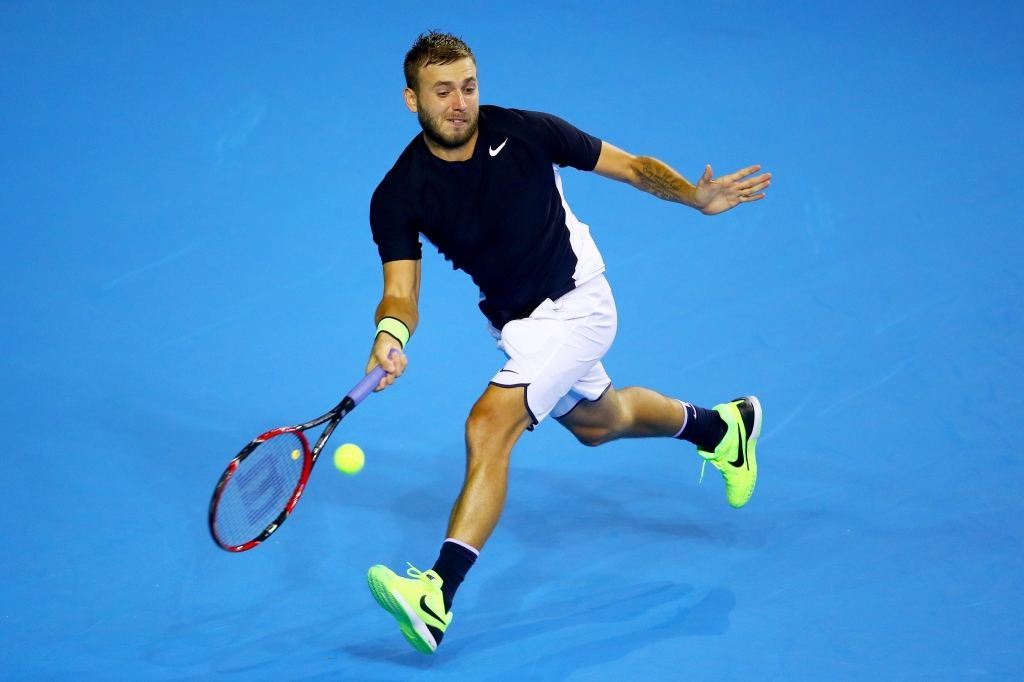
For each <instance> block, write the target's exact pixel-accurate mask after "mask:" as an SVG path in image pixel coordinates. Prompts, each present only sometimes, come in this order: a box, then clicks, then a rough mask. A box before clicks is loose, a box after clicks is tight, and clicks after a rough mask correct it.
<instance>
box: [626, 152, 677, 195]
mask: <svg viewBox="0 0 1024 682" xmlns="http://www.w3.org/2000/svg"><path fill="white" fill-rule="evenodd" d="M636 172H637V177H638V178H639V185H640V189H642V190H643V191H645V192H648V193H650V194H653V195H654V196H656V197H658V198H659V199H664V200H666V201H677V202H679V203H683V193H682V191H681V188H682V186H683V184H682V183H681V182H680V181H679V180H678V179H677V178H676V177H674V175H673V173H672V171H671V170H669V169H668V168H665V167H660V168H659V166H658V165H656V164H654V163H652V162H650V161H647V160H643V161H641V163H640V167H639V168H637V169H636Z"/></svg>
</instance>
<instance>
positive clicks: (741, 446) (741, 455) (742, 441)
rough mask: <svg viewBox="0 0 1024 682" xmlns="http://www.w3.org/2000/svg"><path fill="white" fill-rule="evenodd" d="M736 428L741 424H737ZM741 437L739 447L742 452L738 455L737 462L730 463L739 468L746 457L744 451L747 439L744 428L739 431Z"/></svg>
mask: <svg viewBox="0 0 1024 682" xmlns="http://www.w3.org/2000/svg"><path fill="white" fill-rule="evenodd" d="M736 428H737V429H739V428H740V425H739V424H737V425H736ZM739 439H740V447H739V451H740V454H739V456H737V457H736V461H735V462H729V464H731V465H733V466H734V467H736V468H737V469H739V468H740V467H742V466H743V460H744V459H745V457H744V456H743V454H744V453H743V451H744V450H745V449H746V447H747V439H746V438H744V437H743V431H742V429H741V430H740V433H739ZM748 468H749V467H748Z"/></svg>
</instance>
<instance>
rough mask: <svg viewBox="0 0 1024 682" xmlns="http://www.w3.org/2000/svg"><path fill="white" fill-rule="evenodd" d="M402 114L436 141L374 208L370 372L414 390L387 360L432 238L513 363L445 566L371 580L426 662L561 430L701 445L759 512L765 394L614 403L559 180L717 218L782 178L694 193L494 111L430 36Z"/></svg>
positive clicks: (621, 396)
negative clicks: (617, 188) (533, 457)
mask: <svg viewBox="0 0 1024 682" xmlns="http://www.w3.org/2000/svg"><path fill="white" fill-rule="evenodd" d="M405 81H406V86H407V87H406V88H405V93H404V95H405V104H406V106H407V107H408V108H409V111H411V112H413V113H414V114H416V115H417V116H418V117H419V122H420V126H421V127H422V128H423V132H422V134H419V135H417V136H416V137H415V138H414V139H413V140H412V142H410V143H409V146H408V147H406V148H405V151H404V152H402V155H401V156H400V157H399V158H398V161H397V162H396V163H395V165H394V167H393V168H392V169H391V170H390V171H389V172H388V173H387V175H386V176H385V177H384V180H383V181H382V182H381V183H380V185H379V186H378V187H377V189H376V191H375V192H374V193H373V198H372V200H371V202H370V227H371V229H372V232H373V240H374V242H376V244H377V247H378V250H379V252H380V257H381V260H382V261H383V263H384V296H383V298H382V299H381V302H380V305H379V306H377V313H376V322H377V336H376V338H375V340H374V343H373V350H372V352H371V353H370V360H369V363H368V364H367V372H369V371H370V370H371V369H373V368H374V367H375V366H376V365H378V364H379V365H380V366H381V367H383V368H384V369H385V370H386V371H387V373H388V374H387V376H386V377H385V378H384V379H382V380H381V383H380V385H379V386H378V388H377V390H382V389H384V388H385V387H386V386H388V385H391V384H393V383H394V381H395V379H397V378H398V377H400V376H402V373H403V372H404V371H405V369H406V366H407V363H408V360H407V359H406V356H404V355H401V356H399V355H396V356H395V359H394V360H392V359H389V353H390V352H391V351H392V349H396V348H397V349H401V348H403V347H404V346H405V345H406V343H408V341H409V337H410V336H412V334H413V333H414V332H415V331H416V325H417V323H418V321H419V314H418V311H417V301H418V298H419V290H420V258H421V243H420V239H419V235H420V234H422V235H423V236H424V237H426V238H427V239H428V240H429V241H430V242H431V244H433V245H434V246H436V247H437V250H438V251H439V252H440V253H441V254H442V255H444V257H445V258H446V259H448V260H450V261H451V262H452V265H453V266H454V267H455V268H458V269H460V270H464V271H465V272H467V273H469V275H470V276H471V277H472V278H473V282H474V283H475V284H476V285H477V286H479V287H480V310H481V311H482V312H483V314H484V315H485V316H486V317H487V320H488V321H489V325H488V327H489V329H490V332H491V334H492V335H493V336H494V338H495V339H496V340H497V347H498V350H500V351H502V352H503V353H504V354H505V356H506V358H507V361H506V362H505V365H504V366H503V367H502V368H501V369H500V370H499V371H498V372H497V373H496V374H495V375H494V377H493V378H492V379H491V381H490V384H489V385H488V386H487V388H486V389H485V390H484V393H483V395H482V396H481V397H480V399H479V400H477V402H476V404H475V405H474V406H473V409H472V410H471V411H470V414H469V418H468V420H467V421H466V450H467V465H466V478H465V482H464V483H463V486H462V492H461V493H460V494H459V497H458V499H457V500H456V501H455V506H454V507H453V508H452V513H451V518H450V520H449V522H448V532H447V536H448V537H447V539H446V540H445V541H444V543H443V544H442V545H441V552H440V556H439V557H438V559H437V562H436V563H435V564H434V566H433V568H432V569H431V570H429V571H426V572H420V571H419V570H417V569H415V568H410V569H409V570H408V572H407V574H408V575H409V576H410V577H409V578H403V577H399V576H397V575H396V574H395V573H393V572H392V571H391V570H389V569H388V568H386V567H385V566H380V565H378V566H373V567H372V568H371V569H370V571H369V574H368V576H367V578H368V581H369V585H370V589H371V591H372V592H373V595H374V597H375V598H376V599H377V601H378V603H380V605H381V606H382V607H384V608H385V609H386V610H387V611H388V612H390V613H391V614H392V615H393V616H394V617H395V618H396V619H397V620H398V623H399V627H400V628H401V631H402V634H403V635H405V638H406V639H407V640H408V641H409V643H410V644H412V646H413V647H415V648H416V649H417V650H419V651H422V652H423V653H433V652H434V650H435V649H436V648H437V646H438V644H440V643H441V638H442V637H443V636H444V633H445V632H446V631H447V629H448V626H449V625H450V624H451V622H452V612H451V608H452V599H453V598H454V597H455V592H456V590H457V589H458V588H459V585H460V584H461V583H462V581H463V580H464V579H465V577H466V574H467V572H468V571H469V569H470V567H471V566H472V565H473V563H474V562H475V561H476V559H477V557H478V556H479V554H480V550H481V549H483V546H484V544H485V543H486V542H487V538H488V537H489V536H490V535H491V532H492V531H493V530H494V527H495V526H496V525H497V523H498V518H499V517H500V516H501V512H502V509H503V508H504V505H505V495H506V491H507V484H508V466H509V456H510V454H511V452H512V447H513V446H514V445H515V443H516V441H517V440H518V439H519V437H520V436H521V435H522V433H523V432H524V431H528V430H532V429H533V428H534V427H535V426H537V425H538V424H539V423H540V422H542V421H544V419H545V418H547V417H549V416H550V417H552V418H554V419H555V420H556V421H558V422H559V423H560V424H561V425H562V426H564V427H565V428H567V429H569V431H571V432H572V434H573V435H574V436H576V438H577V439H579V441H580V442H581V443H583V444H584V445H590V446H597V445H601V444H602V443H608V442H610V441H613V440H616V439H618V438H648V437H659V436H661V437H667V438H678V439H681V440H685V441H689V442H691V443H694V444H695V445H696V446H697V453H698V454H699V455H700V456H701V457H703V458H704V460H705V463H706V462H711V463H712V464H713V465H714V466H715V467H717V468H718V470H719V471H721V472H722V476H723V477H724V478H725V491H726V497H727V499H728V501H729V504H731V505H732V506H733V507H742V506H743V505H745V504H746V503H747V500H749V499H750V496H751V493H753V491H754V483H755V481H756V479H757V462H756V460H755V458H754V449H755V445H756V443H757V437H758V435H759V433H760V429H761V406H760V404H759V403H758V401H757V398H755V397H753V396H751V397H746V398H739V399H736V400H733V401H731V402H726V403H723V404H721V405H717V406H715V408H714V409H711V410H708V409H704V408H702V407H697V406H696V405H692V404H690V403H686V402H683V401H681V400H676V399H673V398H669V397H666V396H663V395H661V394H659V393H656V392H654V391H652V390H649V389H646V388H639V387H630V388H625V389H622V390H616V389H615V388H613V387H612V383H611V380H610V379H609V378H608V374H607V373H606V372H605V369H604V367H603V366H602V365H601V358H602V357H603V356H604V354H605V353H607V352H608V348H609V347H610V346H611V344H612V340H613V339H614V338H615V329H616V324H617V321H616V312H615V301H614V299H613V298H612V291H611V288H610V287H609V285H608V282H607V280H606V279H605V277H604V274H603V273H604V269H605V267H604V262H603V260H602V259H601V254H600V252H599V251H598V249H597V246H596V244H595V243H594V239H593V238H592V237H591V235H590V228H589V227H587V225H585V224H584V223H582V222H580V221H579V220H578V219H577V218H576V216H575V215H574V214H573V212H572V210H571V209H570V208H569V204H568V203H567V202H566V198H565V194H564V192H563V190H562V181H561V178H560V176H559V171H558V168H559V167H565V166H572V167H573V168H577V169H579V170H582V171H593V172H595V173H597V174H598V175H602V176H604V177H606V178H611V179H612V180H618V181H620V182H624V183H627V184H629V185H632V186H634V187H636V188H637V189H640V190H643V191H645V192H648V193H650V194H653V195H654V196H656V197H658V198H659V199H664V200H666V201H674V202H678V203H680V204H684V205H686V206H690V207H692V208H695V209H697V210H699V211H700V212H701V213H704V214H706V215H713V214H716V213H722V212H723V211H727V210H729V209H731V208H733V207H735V206H737V205H739V204H743V203H746V202H750V201H757V200H759V199H762V198H764V193H763V191H762V190H764V189H765V188H766V187H768V185H769V180H770V177H771V176H770V175H769V174H767V173H765V174H761V175H757V176H754V174H755V173H757V172H758V171H759V170H760V166H750V167H749V168H744V169H743V170H741V171H738V172H736V173H733V174H731V175H726V176H723V177H720V178H713V177H712V172H711V166H707V167H706V168H705V170H704V174H703V175H702V176H701V178H700V180H699V181H698V182H697V184H696V185H693V184H691V183H690V182H688V181H687V180H686V178H684V177H683V176H682V175H680V174H679V173H677V172H676V171H674V170H672V169H671V168H669V167H668V166H667V165H666V164H664V163H662V162H661V161H659V160H658V159H655V158H652V157H649V156H634V155H632V154H629V153H627V152H625V151H623V150H621V149H618V148H616V147H614V146H612V145H610V144H608V143H607V142H603V141H601V140H599V139H597V138H596V137H593V136H591V135H588V134H587V133H585V132H583V131H581V130H579V129H577V128H575V127H573V126H572V125H570V124H569V123H567V122H566V121H564V120H562V119H560V118H557V117H555V116H551V115H550V114H544V113H539V112H534V111H522V110H518V109H504V108H501V107H497V106H493V105H481V104H480V92H479V84H478V82H477V68H476V59H475V58H474V56H473V52H472V51H471V50H470V49H469V47H468V46H467V45H466V44H465V43H464V42H463V41H462V40H460V39H459V38H456V37H455V36H452V35H448V34H444V33H439V32H430V33H427V34H423V35H421V36H420V37H419V38H418V39H417V40H416V42H415V44H414V45H413V46H412V49H411V50H409V53H408V54H407V55H406V57H405Z"/></svg>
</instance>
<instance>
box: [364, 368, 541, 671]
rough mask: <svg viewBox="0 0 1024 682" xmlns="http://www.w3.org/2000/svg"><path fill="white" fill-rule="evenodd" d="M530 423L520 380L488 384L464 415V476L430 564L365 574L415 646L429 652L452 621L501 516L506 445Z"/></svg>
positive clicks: (508, 449) (378, 569) (374, 569)
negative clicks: (404, 572)
mask: <svg viewBox="0 0 1024 682" xmlns="http://www.w3.org/2000/svg"><path fill="white" fill-rule="evenodd" d="M532 424H533V417H532V415H531V414H530V413H529V411H528V410H527V407H526V401H525V389H524V388H523V387H522V386H516V387H503V386H498V385H495V384H490V385H488V387H487V390H485V391H484V394H483V395H482V396H481V397H480V399H479V400H477V402H476V404H475V405H474V406H473V409H472V410H471V411H470V413H469V419H467V420H466V478H465V481H464V483H463V485H462V492H461V493H460V494H459V497H458V499H457V500H456V502H455V506H454V508H453V509H452V513H451V517H450V519H449V522H448V538H447V539H446V540H445V541H444V543H443V544H442V545H441V552H440V555H439V556H438V559H437V561H436V562H435V563H434V567H433V568H432V569H431V570H429V571H426V572H421V571H419V570H417V569H415V568H410V569H409V571H408V574H409V575H410V576H411V578H402V577H399V576H397V575H395V573H394V572H392V571H391V570H390V569H388V568H387V567H386V566H381V565H377V566H373V567H372V568H371V569H370V571H369V573H368V575H367V581H368V582H369V585H370V591H371V592H372V593H373V596H374V597H375V598H376V599H377V602H378V603H379V604H380V605H381V606H382V607H384V608H385V609H386V610H387V611H389V612H390V613H391V614H392V615H393V616H394V617H395V619H396V620H398V624H399V627H400V629H401V631H402V634H403V635H405V638H406V639H407V640H408V641H409V643H410V644H412V646H413V647H415V648H416V649H417V650H419V651H422V652H423V653H433V652H434V650H435V649H436V648H437V645H438V644H440V643H441V639H442V638H443V637H444V633H445V631H446V630H447V629H448V624H449V623H451V620H452V614H451V605H452V599H453V598H454V596H455V591H456V590H457V589H458V587H459V585H461V584H462V581H463V580H464V579H465V577H466V573H467V572H468V571H469V569H470V568H471V567H472V566H473V563H474V562H475V561H476V558H477V556H478V555H479V553H480V548H482V547H483V546H484V543H485V542H487V538H489V537H490V535H491V533H492V532H493V531H494V527H495V526H496V525H497V524H498V519H499V518H501V512H502V510H503V509H504V507H505V495H506V492H507V489H508V464H509V457H510V455H511V454H512V447H513V446H514V445H515V444H516V441H517V440H519V437H520V436H521V435H522V434H523V431H525V430H526V429H527V427H529V426H530V425H532Z"/></svg>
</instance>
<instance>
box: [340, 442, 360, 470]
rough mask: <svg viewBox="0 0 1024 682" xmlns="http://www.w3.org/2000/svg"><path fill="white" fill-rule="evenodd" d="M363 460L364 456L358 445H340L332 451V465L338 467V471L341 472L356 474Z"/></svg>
mask: <svg viewBox="0 0 1024 682" xmlns="http://www.w3.org/2000/svg"><path fill="white" fill-rule="evenodd" d="M365 461H366V457H365V456H364V455H363V451H362V450H361V449H360V447H359V446H358V445H353V444H352V443H345V444H344V445H340V446H338V449H337V450H335V451H334V466H336V467H338V471H341V472H342V473H346V474H358V473H359V470H360V469H362V468H363V462H365Z"/></svg>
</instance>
